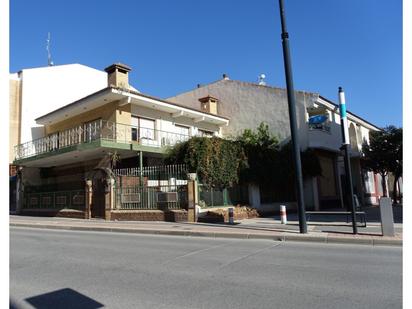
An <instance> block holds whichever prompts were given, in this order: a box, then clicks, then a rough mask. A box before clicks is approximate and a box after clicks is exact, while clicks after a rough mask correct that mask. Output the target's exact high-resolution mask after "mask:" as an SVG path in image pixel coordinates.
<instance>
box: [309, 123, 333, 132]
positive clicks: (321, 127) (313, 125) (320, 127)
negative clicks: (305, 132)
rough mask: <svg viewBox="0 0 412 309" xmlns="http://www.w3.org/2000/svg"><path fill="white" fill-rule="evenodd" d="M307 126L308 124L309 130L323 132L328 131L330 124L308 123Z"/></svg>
mask: <svg viewBox="0 0 412 309" xmlns="http://www.w3.org/2000/svg"><path fill="white" fill-rule="evenodd" d="M308 126H309V130H311V131H323V132H327V133H330V125H328V124H324V123H320V124H317V123H308Z"/></svg>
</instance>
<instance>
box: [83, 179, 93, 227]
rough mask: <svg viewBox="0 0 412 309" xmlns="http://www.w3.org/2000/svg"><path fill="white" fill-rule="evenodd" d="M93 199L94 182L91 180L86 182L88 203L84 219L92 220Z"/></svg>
mask: <svg viewBox="0 0 412 309" xmlns="http://www.w3.org/2000/svg"><path fill="white" fill-rule="evenodd" d="M92 198H93V189H92V181H91V180H90V179H87V180H86V201H85V202H86V203H85V209H84V218H85V219H90V218H91V204H92Z"/></svg>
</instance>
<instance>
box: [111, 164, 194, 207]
mask: <svg viewBox="0 0 412 309" xmlns="http://www.w3.org/2000/svg"><path fill="white" fill-rule="evenodd" d="M113 173H114V175H115V176H116V184H115V196H116V198H115V204H116V208H118V209H183V208H187V167H186V165H184V164H177V165H160V166H146V167H144V168H143V169H142V170H140V168H137V167H136V168H122V169H114V170H113Z"/></svg>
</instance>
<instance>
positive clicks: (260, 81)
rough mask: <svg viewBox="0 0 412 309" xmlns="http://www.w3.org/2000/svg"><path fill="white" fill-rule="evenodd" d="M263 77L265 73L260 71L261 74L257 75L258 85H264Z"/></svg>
mask: <svg viewBox="0 0 412 309" xmlns="http://www.w3.org/2000/svg"><path fill="white" fill-rule="evenodd" d="M265 78H266V75H265V74H263V73H262V74H260V75H259V77H258V79H259V85H261V86H266V82H265Z"/></svg>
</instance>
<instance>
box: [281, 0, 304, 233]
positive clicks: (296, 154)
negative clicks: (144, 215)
mask: <svg viewBox="0 0 412 309" xmlns="http://www.w3.org/2000/svg"><path fill="white" fill-rule="evenodd" d="M279 8H280V21H281V24H282V47H283V61H284V65H285V76H286V89H287V95H288V106H289V121H290V133H291V137H292V145H293V162H294V167H295V182H296V194H297V201H298V215H299V231H300V233H307V226H306V216H305V201H304V198H303V180H302V166H301V160H300V147H299V137H298V129H297V124H296V103H295V92H294V89H293V77H292V64H291V61H290V51H289V34H288V32H287V30H286V19H285V10H284V8H283V0H279Z"/></svg>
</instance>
